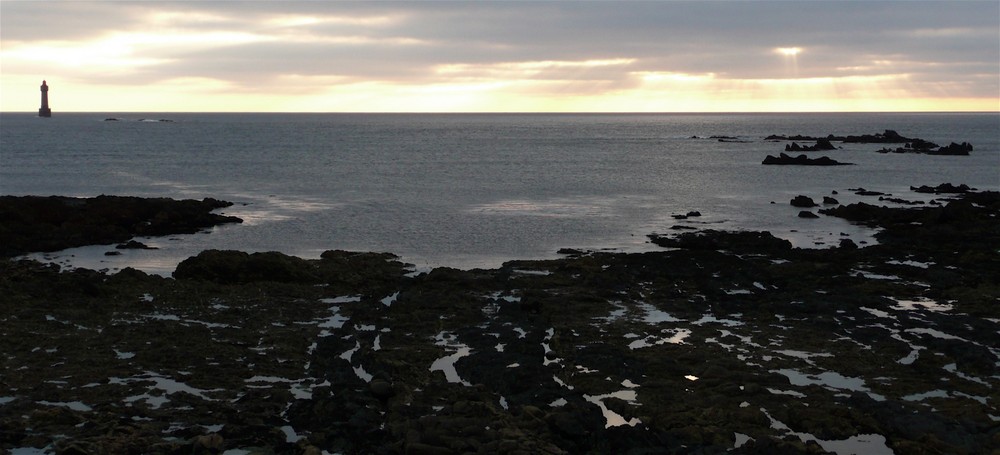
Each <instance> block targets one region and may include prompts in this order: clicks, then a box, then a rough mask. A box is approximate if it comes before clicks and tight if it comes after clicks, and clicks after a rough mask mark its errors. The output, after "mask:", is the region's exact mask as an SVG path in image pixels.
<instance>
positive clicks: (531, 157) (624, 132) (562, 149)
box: [0, 112, 1000, 274]
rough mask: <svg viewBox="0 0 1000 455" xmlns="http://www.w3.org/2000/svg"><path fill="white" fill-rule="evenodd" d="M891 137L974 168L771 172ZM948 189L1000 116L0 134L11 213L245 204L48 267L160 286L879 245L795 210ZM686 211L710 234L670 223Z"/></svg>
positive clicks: (297, 124)
mask: <svg viewBox="0 0 1000 455" xmlns="http://www.w3.org/2000/svg"><path fill="white" fill-rule="evenodd" d="M106 118H119V119H121V120H120V121H114V122H111V121H104V120H105V119H106ZM143 119H145V120H158V119H168V120H171V121H170V122H161V121H143ZM885 129H893V130H896V131H898V132H899V133H900V134H902V135H904V136H907V137H919V138H922V139H926V140H930V141H932V142H936V143H938V144H941V145H945V144H948V143H950V142H953V141H954V142H963V141H965V142H970V143H972V144H973V145H974V146H975V150H974V151H973V153H972V155H971V156H967V157H949V156H928V155H915V154H879V153H875V150H878V149H880V148H882V147H883V145H882V144H843V145H842V147H843V148H842V149H840V150H836V151H831V152H822V153H815V152H813V153H814V155H815V156H820V155H827V156H830V157H831V158H834V159H836V160H838V161H846V162H852V163H856V165H855V166H837V167H801V166H763V165H761V164H760V162H761V160H762V159H763V158H764V157H765V156H766V155H768V154H773V155H776V154H777V153H779V152H781V151H783V147H784V143H782V142H768V141H765V140H764V137H766V136H767V135H770V134H787V135H792V134H804V135H813V136H825V135H827V134H836V135H851V134H853V135H860V134H873V133H878V132H882V131H883V130H885ZM713 135H723V136H732V137H736V138H738V139H739V140H740V142H720V141H718V140H716V139H710V138H709V136H713ZM835 145H841V144H839V143H835ZM944 182H951V183H955V184H958V183H966V184H969V185H971V186H974V187H977V188H979V189H993V190H997V189H1000V114H996V113H988V114H965V113H962V114H957V113H956V114H705V115H700V114H698V115H696V114H661V115H640V114H624V115H623V114H614V115H612V114H608V115H601V114H580V115H572V114H176V113H170V114H156V113H149V114H132V113H130V114H114V113H58V112H56V114H55V115H54V116H53V117H52V118H50V119H40V118H37V117H35V116H34V115H33V114H31V113H3V114H0V194H11V195H28V194H34V195H53V194H57V195H67V196H96V195H99V194H115V195H134V196H166V197H172V198H198V199H200V198H203V197H215V198H219V199H223V200H228V201H232V202H234V203H236V205H235V206H233V207H231V208H229V209H226V210H224V212H225V213H227V214H231V215H236V216H239V217H242V218H244V219H245V222H244V223H243V224H242V225H229V226H222V227H217V228H215V229H212V230H211V233H210V235H204V234H194V235H182V236H172V237H169V238H156V239H140V240H143V241H145V243H147V244H149V245H151V246H156V247H159V248H160V249H159V250H150V251H125V252H124V254H123V255H122V256H117V257H105V256H104V255H103V252H104V251H108V250H109V247H107V246H103V247H85V248H79V249H73V250H68V251H65V252H61V253H58V254H49V255H45V257H48V258H50V259H51V260H55V261H58V262H60V263H63V264H67V265H73V266H85V267H89V268H95V269H102V268H107V269H117V268H121V267H125V266H132V267H137V268H141V269H144V270H147V271H152V272H157V273H164V274H169V272H170V271H172V270H173V267H174V266H175V265H176V263H177V262H178V261H180V260H182V259H183V258H186V257H188V256H191V255H194V254H197V252H199V251H201V250H204V249H208V248H220V249H238V250H243V251H282V252H285V253H288V254H294V255H298V256H302V257H307V258H314V257H318V256H319V254H320V253H321V252H322V251H325V250H328V249H347V250H359V251H388V252H393V253H396V254H398V255H400V256H402V258H403V260H404V261H406V262H410V263H413V264H415V265H416V266H417V267H418V268H420V269H425V268H430V267H436V266H451V267H458V268H474V267H495V266H498V265H500V264H501V263H502V262H504V261H506V260H511V259H540V258H552V257H557V254H556V251H557V250H558V249H560V248H564V247H566V248H581V249H612V250H616V251H644V250H649V249H656V247H655V246H653V245H651V244H649V243H648V242H647V237H646V235H647V234H650V233H666V232H671V230H670V228H671V227H672V226H674V225H676V224H685V225H688V226H692V227H698V228H715V229H749V230H768V231H771V232H772V233H773V234H775V235H777V236H779V237H783V238H787V239H789V240H792V241H793V243H795V244H796V245H797V246H802V247H827V246H831V245H835V244H837V242H839V239H840V238H843V237H844V235H845V234H846V236H847V237H849V238H852V239H854V240H855V241H872V239H871V235H872V232H871V231H870V230H868V229H866V228H862V227H858V226H853V225H850V224H849V223H847V222H844V221H842V220H838V219H834V218H829V217H822V218H820V219H818V220H806V219H800V218H798V217H797V214H798V212H799V209H796V208H793V207H791V206H790V205H789V204H788V201H789V200H790V199H791V198H792V197H794V196H796V195H799V194H802V195H807V196H810V197H813V198H814V199H821V198H822V196H824V195H830V194H831V192H832V191H837V192H838V193H839V194H837V195H836V196H834V197H836V198H837V199H838V200H840V202H841V203H850V202H855V201H859V200H865V201H876V202H877V199H876V198H872V197H862V196H856V195H854V194H853V193H852V192H850V191H847V189H848V188H856V187H863V188H866V189H869V190H875V191H882V192H886V193H891V194H893V195H895V196H897V197H902V198H904V199H921V200H927V199H928V197H927V196H922V195H917V194H915V193H912V192H910V191H909V187H910V186H911V185H916V186H919V185H937V184H940V183H944ZM772 201H773V202H775V203H774V204H772V203H771V202H772ZM887 205H891V204H887ZM692 210H697V211H699V212H701V213H702V215H703V216H701V217H698V218H691V219H688V220H680V221H679V220H676V219H674V218H673V217H672V215H675V214H684V213H687V212H688V211H692Z"/></svg>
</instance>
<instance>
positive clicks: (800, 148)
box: [785, 138, 837, 152]
mask: <svg viewBox="0 0 1000 455" xmlns="http://www.w3.org/2000/svg"><path fill="white" fill-rule="evenodd" d="M836 149H837V147H835V146H834V145H833V144H831V143H830V140H829V139H826V138H822V139H816V144H815V145H799V144H798V143H797V142H792V143H791V144H787V145H785V151H786V152H818V151H823V150H836Z"/></svg>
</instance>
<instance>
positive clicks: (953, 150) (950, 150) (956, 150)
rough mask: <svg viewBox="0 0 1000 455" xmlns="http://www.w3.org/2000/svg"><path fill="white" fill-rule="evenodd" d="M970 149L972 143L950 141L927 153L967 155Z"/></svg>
mask: <svg viewBox="0 0 1000 455" xmlns="http://www.w3.org/2000/svg"><path fill="white" fill-rule="evenodd" d="M971 151H972V144H969V143H968V142H963V143H961V144H956V143H954V142H952V143H951V144H949V145H946V146H944V147H941V148H939V149H937V150H931V151H928V152H927V154H928V155H962V156H967V155H968V154H969V152H971Z"/></svg>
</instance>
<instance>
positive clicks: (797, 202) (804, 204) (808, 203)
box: [790, 195, 816, 208]
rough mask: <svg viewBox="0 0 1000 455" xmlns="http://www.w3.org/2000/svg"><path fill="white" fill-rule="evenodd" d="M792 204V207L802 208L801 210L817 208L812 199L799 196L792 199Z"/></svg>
mask: <svg viewBox="0 0 1000 455" xmlns="http://www.w3.org/2000/svg"><path fill="white" fill-rule="evenodd" d="M790 204H792V207H801V208H809V207H816V203H815V202H813V200H812V198H810V197H808V196H802V195H798V196H795V197H794V198H792V201H791V202H790Z"/></svg>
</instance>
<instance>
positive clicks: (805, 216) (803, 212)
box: [799, 210, 819, 218]
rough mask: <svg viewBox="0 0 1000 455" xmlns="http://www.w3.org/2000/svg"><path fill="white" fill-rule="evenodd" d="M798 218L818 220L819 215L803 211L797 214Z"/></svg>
mask: <svg viewBox="0 0 1000 455" xmlns="http://www.w3.org/2000/svg"><path fill="white" fill-rule="evenodd" d="M799 218H819V215H816V214H815V213H813V212H810V211H808V210H803V211H801V212H799Z"/></svg>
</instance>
